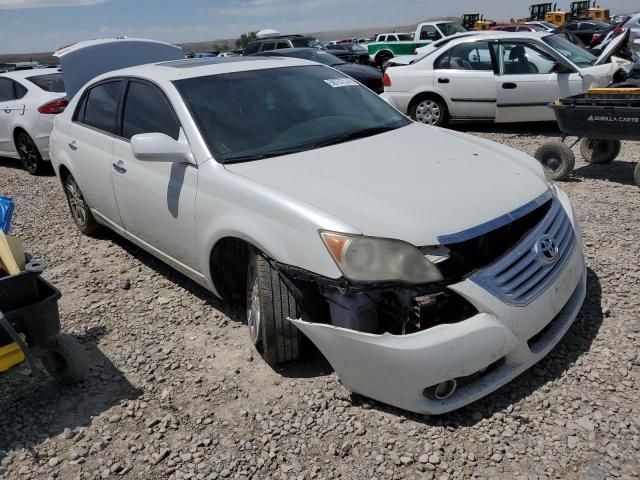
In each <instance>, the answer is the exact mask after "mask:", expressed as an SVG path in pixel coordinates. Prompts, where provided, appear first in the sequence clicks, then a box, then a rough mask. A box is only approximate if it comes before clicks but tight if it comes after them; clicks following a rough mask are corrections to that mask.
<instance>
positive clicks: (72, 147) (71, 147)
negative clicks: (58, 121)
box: [69, 140, 78, 152]
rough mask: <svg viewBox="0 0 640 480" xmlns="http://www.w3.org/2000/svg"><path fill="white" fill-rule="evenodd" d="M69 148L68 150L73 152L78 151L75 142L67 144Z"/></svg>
mask: <svg viewBox="0 0 640 480" xmlns="http://www.w3.org/2000/svg"><path fill="white" fill-rule="evenodd" d="M69 148H70V149H71V150H73V151H74V152H75V151H76V150H78V145H76V141H75V140H74V141H73V142H71V143H70V144H69Z"/></svg>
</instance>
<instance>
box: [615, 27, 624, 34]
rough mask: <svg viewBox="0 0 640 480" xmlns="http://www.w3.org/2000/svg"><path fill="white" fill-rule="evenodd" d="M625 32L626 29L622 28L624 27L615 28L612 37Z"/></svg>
mask: <svg viewBox="0 0 640 480" xmlns="http://www.w3.org/2000/svg"><path fill="white" fill-rule="evenodd" d="M626 31H627V29H626V28H624V27H616V28H614V29H613V34H614V35H620V34H621V33H624V32H626Z"/></svg>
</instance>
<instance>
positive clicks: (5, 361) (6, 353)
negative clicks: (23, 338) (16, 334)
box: [0, 343, 24, 372]
mask: <svg viewBox="0 0 640 480" xmlns="http://www.w3.org/2000/svg"><path fill="white" fill-rule="evenodd" d="M22 362H24V354H23V353H22V350H20V347H18V345H16V344H15V343H11V344H9V345H6V346H4V347H0V372H6V371H7V370H9V369H10V368H11V367H14V366H16V365H18V364H19V363H22Z"/></svg>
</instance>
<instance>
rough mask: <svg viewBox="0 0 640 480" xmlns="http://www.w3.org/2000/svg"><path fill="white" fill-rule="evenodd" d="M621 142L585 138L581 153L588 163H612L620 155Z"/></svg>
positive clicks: (582, 142) (581, 144)
mask: <svg viewBox="0 0 640 480" xmlns="http://www.w3.org/2000/svg"><path fill="white" fill-rule="evenodd" d="M621 149H622V142H620V140H599V139H596V138H583V139H582V141H581V142H580V153H581V154H582V158H584V160H585V161H586V162H589V163H594V164H604V163H611V162H613V161H614V160H615V158H616V157H617V156H618V154H619V153H620V150H621Z"/></svg>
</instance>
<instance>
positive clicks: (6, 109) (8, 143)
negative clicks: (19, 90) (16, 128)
mask: <svg viewBox="0 0 640 480" xmlns="http://www.w3.org/2000/svg"><path fill="white" fill-rule="evenodd" d="M15 108H16V96H15V88H14V81H13V80H11V79H10V78H6V77H0V153H4V154H7V153H12V152H13V150H14V149H13V141H12V139H11V135H12V131H11V130H12V129H11V125H12V118H13V115H14V110H15Z"/></svg>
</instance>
